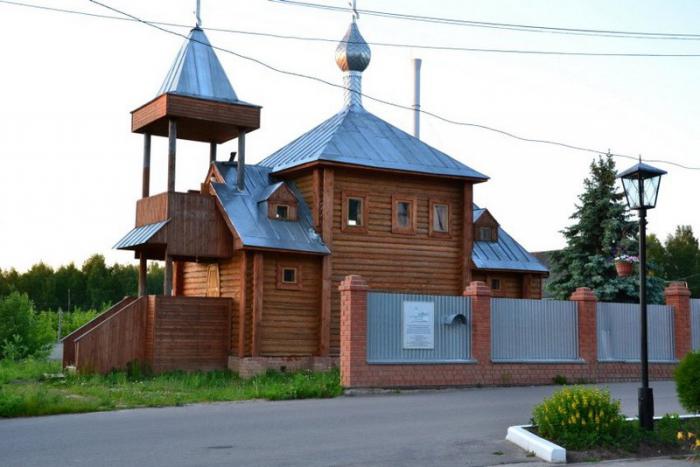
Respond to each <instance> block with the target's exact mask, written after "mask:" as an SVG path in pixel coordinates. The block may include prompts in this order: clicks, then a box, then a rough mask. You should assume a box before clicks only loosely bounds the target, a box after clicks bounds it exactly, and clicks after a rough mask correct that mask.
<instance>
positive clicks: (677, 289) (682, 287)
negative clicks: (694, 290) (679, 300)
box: [664, 282, 690, 297]
mask: <svg viewBox="0 0 700 467" xmlns="http://www.w3.org/2000/svg"><path fill="white" fill-rule="evenodd" d="M672 295H677V296H681V297H690V289H689V288H688V285H687V284H686V283H685V282H671V283H670V284H669V286H668V287H666V288H665V289H664V296H666V297H669V296H672Z"/></svg>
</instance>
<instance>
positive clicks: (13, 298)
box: [0, 292, 56, 359]
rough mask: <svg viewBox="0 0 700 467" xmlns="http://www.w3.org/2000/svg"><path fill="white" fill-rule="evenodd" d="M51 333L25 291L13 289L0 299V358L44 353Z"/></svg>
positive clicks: (53, 335) (18, 357) (49, 343)
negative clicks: (20, 291) (23, 292)
mask: <svg viewBox="0 0 700 467" xmlns="http://www.w3.org/2000/svg"><path fill="white" fill-rule="evenodd" d="M55 337H56V336H55V333H54V332H53V330H52V329H51V323H50V322H49V321H48V320H46V319H41V318H40V317H39V315H38V314H37V313H35V312H34V307H33V306H32V302H31V301H30V300H29V298H28V297H27V296H26V295H24V294H19V293H17V292H13V293H11V294H10V295H8V296H7V297H5V298H2V299H0V358H5V357H8V358H9V357H12V358H13V359H20V358H25V357H28V356H42V355H47V354H48V351H49V348H50V346H51V343H52V342H53V341H54V339H55Z"/></svg>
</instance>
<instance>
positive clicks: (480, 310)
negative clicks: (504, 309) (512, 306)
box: [463, 281, 492, 365]
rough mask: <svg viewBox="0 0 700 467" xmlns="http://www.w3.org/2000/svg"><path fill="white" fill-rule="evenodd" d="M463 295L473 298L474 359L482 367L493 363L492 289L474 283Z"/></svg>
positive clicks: (482, 283)
mask: <svg viewBox="0 0 700 467" xmlns="http://www.w3.org/2000/svg"><path fill="white" fill-rule="evenodd" d="M463 295H464V296H465V297H470V298H471V302H472V303H471V308H472V323H471V324H472V355H471V357H472V359H473V360H476V361H477V362H478V363H479V364H481V365H489V364H490V363H491V295H492V294H491V288H489V286H488V285H486V283H484V282H481V281H474V282H472V283H471V284H469V285H468V286H467V288H466V289H464V293H463Z"/></svg>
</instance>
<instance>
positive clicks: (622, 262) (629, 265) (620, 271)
mask: <svg viewBox="0 0 700 467" xmlns="http://www.w3.org/2000/svg"><path fill="white" fill-rule="evenodd" d="M638 262H639V258H637V257H636V256H629V255H622V256H618V257H617V258H615V270H617V275H618V276H619V277H629V276H631V275H632V273H633V272H634V265H635V263H638Z"/></svg>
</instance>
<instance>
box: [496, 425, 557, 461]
mask: <svg viewBox="0 0 700 467" xmlns="http://www.w3.org/2000/svg"><path fill="white" fill-rule="evenodd" d="M530 427H532V425H519V426H511V427H508V433H507V434H506V440H507V441H510V442H511V443H513V444H515V445H517V446H520V447H521V448H523V449H524V450H526V451H528V452H532V453H534V454H535V455H536V456H537V457H539V458H540V459H542V460H544V461H547V462H556V463H566V449H564V448H563V447H561V446H558V445H556V444H554V443H552V442H550V441H547V440H546V439H544V438H540V437H539V436H537V435H535V434H534V433H531V432H529V431H528V430H526V428H530Z"/></svg>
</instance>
